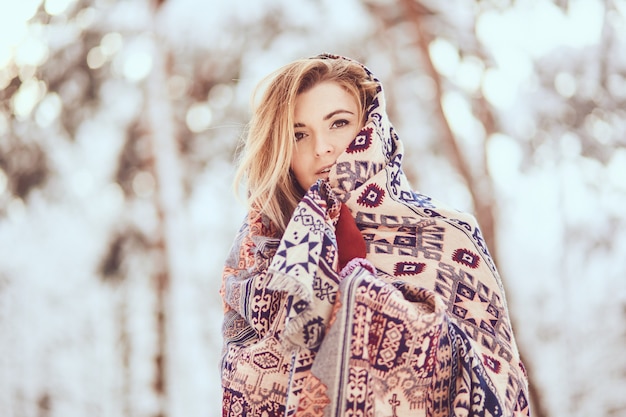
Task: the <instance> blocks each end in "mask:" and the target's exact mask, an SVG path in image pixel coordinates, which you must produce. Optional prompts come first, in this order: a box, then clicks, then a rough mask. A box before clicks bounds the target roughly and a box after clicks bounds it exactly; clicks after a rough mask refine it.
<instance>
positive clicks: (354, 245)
mask: <svg viewBox="0 0 626 417" xmlns="http://www.w3.org/2000/svg"><path fill="white" fill-rule="evenodd" d="M335 236H336V237H337V252H338V254H339V270H340V271H341V270H342V269H343V267H344V266H346V264H347V263H348V262H350V261H351V260H352V259H354V258H365V255H366V254H367V250H366V246H365V239H363V235H362V234H361V232H360V231H359V229H358V227H357V226H356V222H355V221H354V218H353V217H352V213H351V212H350V209H349V208H348V206H346V205H345V204H343V203H342V204H341V210H340V212H339V220H337V225H336V226H335Z"/></svg>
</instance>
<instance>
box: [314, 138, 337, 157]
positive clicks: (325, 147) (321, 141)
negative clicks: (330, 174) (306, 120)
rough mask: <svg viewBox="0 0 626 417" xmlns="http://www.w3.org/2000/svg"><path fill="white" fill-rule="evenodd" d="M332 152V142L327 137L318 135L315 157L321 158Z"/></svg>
mask: <svg viewBox="0 0 626 417" xmlns="http://www.w3.org/2000/svg"><path fill="white" fill-rule="evenodd" d="M332 151H333V144H332V141H331V140H330V139H329V138H328V137H327V136H325V135H317V136H316V138H315V155H317V156H321V155H323V154H326V153H331V152H332Z"/></svg>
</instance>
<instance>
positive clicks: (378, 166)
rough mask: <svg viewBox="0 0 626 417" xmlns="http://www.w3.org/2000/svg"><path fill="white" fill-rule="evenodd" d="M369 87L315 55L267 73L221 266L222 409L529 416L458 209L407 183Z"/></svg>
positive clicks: (496, 284) (480, 259)
mask: <svg viewBox="0 0 626 417" xmlns="http://www.w3.org/2000/svg"><path fill="white" fill-rule="evenodd" d="M402 155H403V148H402V143H401V142H400V141H399V139H398V137H397V135H396V133H395V131H394V129H393V127H392V125H391V124H390V123H389V121H388V119H387V116H386V114H385V102H384V97H383V91H382V86H381V85H380V83H379V82H378V80H377V79H376V78H374V77H373V76H372V75H371V73H370V72H369V71H368V70H367V69H366V68H364V67H363V66H361V65H360V64H358V63H356V62H354V61H352V60H350V59H347V58H343V57H338V56H331V55H321V56H318V57H315V58H312V59H306V60H300V61H296V62H293V63H291V64H289V65H287V66H285V67H283V68H281V69H279V70H278V71H277V72H276V73H275V74H273V75H272V76H271V77H270V78H269V79H268V85H267V87H266V90H265V93H264V95H263V96H262V99H261V101H260V104H259V105H257V107H256V108H255V112H254V116H253V119H252V122H251V125H250V130H249V132H248V137H247V142H246V145H245V149H244V151H243V157H242V160H241V164H240V168H239V176H238V179H239V178H241V177H245V179H246V181H247V187H248V195H249V206H250V210H249V215H248V218H247V219H246V221H245V222H244V224H243V226H242V228H241V230H240V232H239V233H238V236H237V237H236V239H235V243H234V245H233V249H232V251H231V254H230V256H229V258H228V260H227V262H226V266H225V269H224V276H223V286H222V297H223V300H224V310H225V318H224V328H223V329H224V356H223V360H222V386H223V415H224V416H231V415H232V416H234V415H255V416H256V415H268V416H275V415H310V416H317V415H319V416H322V415H323V416H341V415H389V416H406V415H412V416H413V415H417V416H419V415H422V416H426V415H428V416H451V415H459V416H466V415H472V416H512V415H516V416H517V415H524V416H526V415H529V407H528V387H527V380H526V377H525V374H524V370H523V365H522V363H521V361H520V359H519V353H518V350H517V347H516V344H515V339H514V337H513V333H512V329H511V324H510V320H509V317H508V312H507V308H506V301H505V298H504V292H503V289H502V284H501V280H500V277H499V275H498V273H497V271H496V268H495V266H494V264H493V261H492V259H491V257H490V256H489V252H488V250H487V248H486V246H485V244H484V241H483V239H482V237H481V233H480V230H479V228H478V226H477V224H476V222H475V220H474V218H473V217H472V216H470V215H467V214H463V213H460V212H458V211H456V210H452V209H450V208H448V207H446V206H445V205H443V204H440V203H438V202H435V201H434V200H432V199H431V198H429V197H426V196H424V195H421V194H418V193H416V192H414V191H412V189H411V187H410V184H409V183H408V181H407V179H406V177H405V176H404V174H403V173H402V170H401V161H402Z"/></svg>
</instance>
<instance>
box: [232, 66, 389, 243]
mask: <svg viewBox="0 0 626 417" xmlns="http://www.w3.org/2000/svg"><path fill="white" fill-rule="evenodd" d="M324 81H333V82H336V83H338V84H339V85H341V86H342V87H343V88H345V89H346V91H347V92H348V93H349V94H351V95H352V96H353V97H354V98H355V99H356V100H357V103H358V108H359V112H360V114H359V120H361V121H362V123H363V124H364V123H365V120H364V118H365V112H366V109H367V107H368V106H369V105H370V103H371V101H372V99H373V97H374V96H375V94H376V89H377V83H376V82H375V81H374V80H372V78H371V77H370V76H369V75H368V74H367V72H366V71H365V70H364V69H363V67H362V66H361V65H360V64H358V63H356V62H354V61H351V60H348V59H342V58H333V57H325V58H321V57H318V58H311V59H301V60H297V61H294V62H292V63H290V64H287V65H285V66H284V67H282V68H279V69H278V70H276V71H275V72H273V73H272V74H270V75H269V76H267V77H266V78H265V79H263V80H262V81H261V83H260V84H259V86H257V88H256V90H255V93H254V94H253V96H252V108H253V116H252V119H251V121H250V123H249V125H248V131H247V135H246V139H245V142H244V145H243V148H242V152H241V154H240V159H239V167H238V169H237V172H236V175H235V191H236V192H237V191H238V189H239V185H240V184H241V181H242V180H245V181H246V185H247V189H248V199H247V203H248V208H249V209H254V210H256V211H259V212H260V213H262V214H265V215H266V216H267V217H268V218H269V219H270V221H271V222H272V223H273V225H274V226H275V227H276V228H277V230H278V231H279V232H280V233H281V234H282V233H283V232H284V230H285V228H286V226H287V223H288V222H289V219H290V217H291V215H292V213H293V211H294V209H295V207H296V205H297V204H298V202H299V201H300V199H301V198H302V196H303V195H304V190H302V188H301V187H300V186H299V185H298V183H297V182H296V180H295V178H294V177H293V175H292V173H291V169H290V166H291V156H292V154H293V152H294V148H295V143H296V142H295V132H294V107H295V101H296V96H297V95H298V94H301V93H304V92H306V91H308V90H309V89H311V88H312V87H314V86H315V85H317V84H319V83H321V82H324ZM261 90H262V92H263V93H262V95H261V98H260V100H259V101H258V102H256V103H255V99H256V97H258V93H259V91H261Z"/></svg>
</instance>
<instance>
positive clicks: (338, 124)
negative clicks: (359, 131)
mask: <svg viewBox="0 0 626 417" xmlns="http://www.w3.org/2000/svg"><path fill="white" fill-rule="evenodd" d="M349 123H350V122H348V121H347V120H345V119H340V120H336V121H335V122H334V123H333V127H343V126H345V125H347V124H349Z"/></svg>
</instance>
